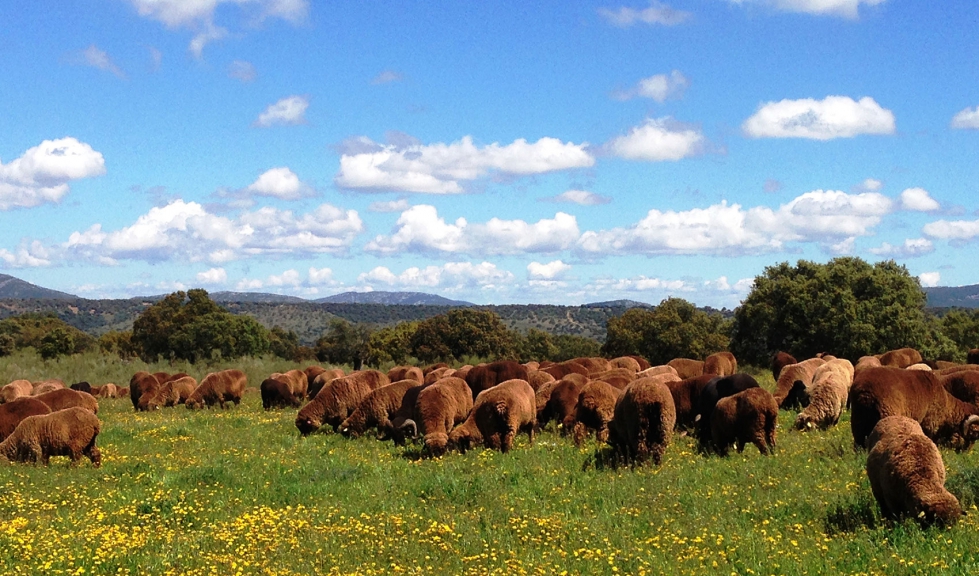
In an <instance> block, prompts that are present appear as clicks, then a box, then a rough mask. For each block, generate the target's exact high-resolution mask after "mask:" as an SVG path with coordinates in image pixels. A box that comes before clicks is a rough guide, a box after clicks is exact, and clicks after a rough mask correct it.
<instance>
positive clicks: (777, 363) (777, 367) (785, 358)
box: [772, 350, 799, 382]
mask: <svg viewBox="0 0 979 576" xmlns="http://www.w3.org/2000/svg"><path fill="white" fill-rule="evenodd" d="M798 363H799V361H798V360H796V359H795V356H793V355H791V354H789V353H788V352H782V351H781V350H779V351H778V352H776V353H775V354H774V355H772V378H774V379H775V381H776V382H777V381H778V375H779V374H781V373H782V368H785V367H786V366H788V365H789V364H798Z"/></svg>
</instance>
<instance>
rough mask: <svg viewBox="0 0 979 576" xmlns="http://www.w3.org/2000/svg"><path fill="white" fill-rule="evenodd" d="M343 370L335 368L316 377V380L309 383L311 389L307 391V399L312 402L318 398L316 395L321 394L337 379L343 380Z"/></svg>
mask: <svg viewBox="0 0 979 576" xmlns="http://www.w3.org/2000/svg"><path fill="white" fill-rule="evenodd" d="M343 376H344V374H343V370H341V369H339V368H333V369H331V370H323V371H322V372H320V373H319V374H317V375H316V377H315V378H313V379H312V380H310V381H309V387H308V388H307V389H306V397H307V398H309V399H310V400H312V399H313V398H316V395H317V394H319V393H320V390H322V389H323V388H325V387H326V386H327V385H329V384H330V382H332V381H333V380H335V379H337V378H343ZM307 379H308V376H307Z"/></svg>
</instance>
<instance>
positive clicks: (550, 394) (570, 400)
mask: <svg viewBox="0 0 979 576" xmlns="http://www.w3.org/2000/svg"><path fill="white" fill-rule="evenodd" d="M587 383H588V378H587V377H585V376H582V375H580V374H572V375H569V376H566V377H564V378H562V379H561V380H558V381H557V382H555V383H553V386H552V385H550V384H547V385H545V387H544V388H542V389H541V390H539V391H538V393H537V395H536V399H535V406H536V407H537V425H538V426H540V427H541V428H544V427H545V426H547V423H548V422H550V421H551V420H555V421H557V423H558V424H560V425H561V435H562V436H567V435H568V434H570V433H571V429H570V428H565V427H564V422H565V421H567V419H568V417H569V416H571V417H572V418H573V417H574V410H575V406H577V405H578V395H579V394H581V389H582V388H583V387H584V386H585V384H587ZM548 387H550V388H549V389H547V388H548Z"/></svg>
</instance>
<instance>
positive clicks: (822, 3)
mask: <svg viewBox="0 0 979 576" xmlns="http://www.w3.org/2000/svg"><path fill="white" fill-rule="evenodd" d="M885 1H886V0H730V2H732V3H734V4H749V3H758V2H762V3H764V4H768V5H770V6H772V7H773V8H775V9H777V10H781V11H783V12H797V13H802V14H815V15H817V16H837V17H841V18H849V19H856V18H858V17H859V16H860V6H861V5H864V6H876V5H878V4H883V3H884V2H885Z"/></svg>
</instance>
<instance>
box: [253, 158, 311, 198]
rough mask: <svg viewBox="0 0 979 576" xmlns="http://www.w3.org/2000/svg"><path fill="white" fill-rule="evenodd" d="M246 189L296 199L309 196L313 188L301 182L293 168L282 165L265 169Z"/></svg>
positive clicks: (264, 194)
mask: <svg viewBox="0 0 979 576" xmlns="http://www.w3.org/2000/svg"><path fill="white" fill-rule="evenodd" d="M245 191H246V192H249V193H251V194H257V195H259V196H273V197H275V198H281V199H283V200H296V199H298V198H302V197H303V196H308V195H309V194H310V193H311V192H312V188H311V187H310V186H308V185H306V184H304V183H303V182H301V181H300V180H299V176H296V174H295V173H294V172H293V171H292V170H290V169H288V168H286V167H285V166H282V167H279V168H272V169H270V170H267V171H265V172H264V173H263V174H262V175H261V176H259V177H258V179H257V180H255V181H254V182H252V183H251V184H250V185H249V186H248V187H246V188H245Z"/></svg>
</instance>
